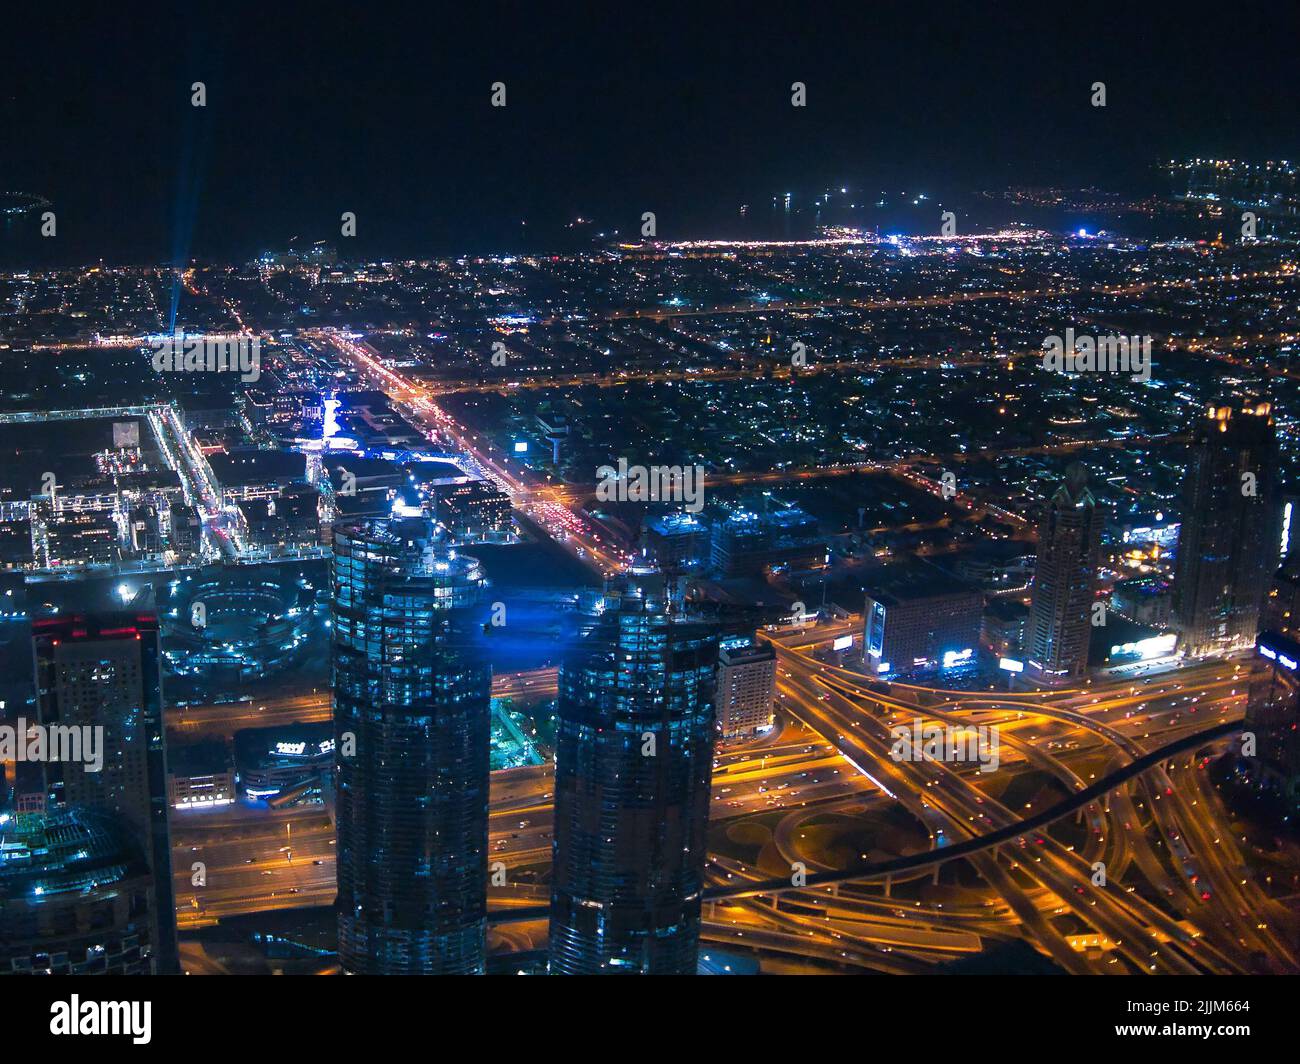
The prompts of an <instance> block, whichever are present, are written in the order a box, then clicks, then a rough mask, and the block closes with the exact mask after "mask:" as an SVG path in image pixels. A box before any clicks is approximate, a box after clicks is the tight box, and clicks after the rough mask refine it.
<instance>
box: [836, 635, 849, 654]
mask: <svg viewBox="0 0 1300 1064" xmlns="http://www.w3.org/2000/svg"><path fill="white" fill-rule="evenodd" d="M852 645H853V636H851V635H842V636H840V637H839V638H838V639H837V640H835V642H834V643H832V644H831V649H832V650H848V649H849V647H851V646H852Z"/></svg>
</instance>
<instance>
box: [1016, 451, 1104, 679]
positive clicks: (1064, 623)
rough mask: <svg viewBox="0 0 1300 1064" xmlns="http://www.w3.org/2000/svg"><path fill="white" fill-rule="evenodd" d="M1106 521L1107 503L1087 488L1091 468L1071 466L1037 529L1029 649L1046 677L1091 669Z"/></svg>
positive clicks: (1033, 663) (1074, 674) (1064, 676)
mask: <svg viewBox="0 0 1300 1064" xmlns="http://www.w3.org/2000/svg"><path fill="white" fill-rule="evenodd" d="M1105 520H1106V513H1105V508H1104V507H1103V506H1100V505H1099V504H1098V503H1097V500H1096V499H1095V498H1094V497H1093V494H1092V492H1091V491H1089V490H1088V483H1087V472H1086V471H1085V470H1084V468H1083V467H1082V466H1080V465H1072V466H1071V467H1070V468H1069V469H1068V470H1067V471H1066V475H1065V483H1063V484H1062V485H1061V486H1060V487H1059V488H1057V489H1056V491H1055V492H1054V493H1053V494H1052V497H1051V499H1050V500H1049V501H1048V504H1047V510H1046V512H1045V513H1044V515H1043V521H1042V524H1041V525H1040V526H1039V529H1038V560H1037V563H1036V564H1035V567H1034V591H1033V599H1032V601H1031V605H1030V609H1029V626H1028V629H1027V632H1026V640H1027V647H1026V650H1027V652H1028V656H1029V663H1030V666H1031V667H1032V668H1033V669H1034V670H1035V671H1036V672H1037V674H1038V675H1040V676H1041V677H1043V678H1045V679H1048V680H1069V679H1073V678H1075V677H1078V676H1082V675H1083V674H1084V673H1085V672H1086V671H1087V669H1088V644H1089V642H1090V641H1091V639H1092V627H1093V624H1092V619H1093V615H1092V604H1093V601H1094V599H1095V597H1096V592H1097V569H1098V566H1099V565H1100V564H1101V532H1102V526H1103V525H1104V524H1105Z"/></svg>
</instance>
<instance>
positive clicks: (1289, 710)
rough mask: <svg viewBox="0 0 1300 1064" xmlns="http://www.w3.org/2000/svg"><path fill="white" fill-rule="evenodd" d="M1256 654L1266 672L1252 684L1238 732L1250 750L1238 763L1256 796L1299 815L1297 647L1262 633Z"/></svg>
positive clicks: (1283, 638)
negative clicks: (1266, 794)
mask: <svg viewBox="0 0 1300 1064" xmlns="http://www.w3.org/2000/svg"><path fill="white" fill-rule="evenodd" d="M1256 650H1257V651H1258V653H1259V657H1260V659H1261V661H1262V664H1263V665H1264V666H1265V669H1264V672H1263V674H1262V675H1258V676H1257V677H1256V678H1255V679H1254V680H1252V681H1251V684H1250V695H1249V699H1248V700H1247V702H1246V721H1245V724H1244V725H1243V729H1242V730H1243V732H1245V733H1246V734H1249V735H1251V736H1253V737H1254V748H1253V753H1249V754H1247V755H1246V756H1244V757H1243V758H1242V760H1243V763H1244V765H1245V767H1246V772H1247V775H1248V777H1249V778H1250V780H1251V782H1252V783H1253V784H1254V786H1255V787H1256V788H1257V789H1258V790H1260V791H1266V792H1269V793H1271V794H1273V795H1275V796H1276V797H1277V798H1278V799H1279V800H1280V801H1281V802H1282V803H1283V804H1284V805H1285V806H1286V807H1288V808H1289V809H1300V643H1298V642H1296V641H1295V640H1294V639H1290V638H1288V637H1286V636H1284V635H1282V634H1280V633H1278V632H1261V633H1260V635H1259V642H1258V644H1257V645H1256Z"/></svg>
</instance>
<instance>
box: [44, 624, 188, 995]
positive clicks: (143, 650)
mask: <svg viewBox="0 0 1300 1064" xmlns="http://www.w3.org/2000/svg"><path fill="white" fill-rule="evenodd" d="M32 643H33V646H34V649H35V662H36V706H37V715H38V717H39V720H40V723H41V724H42V725H44V726H46V727H53V726H58V727H64V728H85V727H89V728H103V732H102V736H103V740H102V754H103V762H102V765H101V766H100V768H99V770H98V771H87V770H86V767H85V766H84V765H80V764H76V763H72V762H58V761H52V762H48V763H46V764H45V765H44V766H43V768H44V777H45V787H46V790H47V794H48V798H49V804H50V807H51V809H52V810H53V811H55V812H64V811H69V810H73V811H75V810H88V811H91V812H93V813H95V814H100V815H103V816H106V817H108V818H109V819H110V820H111V821H113V822H114V823H115V824H116V825H117V826H118V828H119V829H120V830H121V831H122V832H123V834H124V835H125V836H126V837H127V838H128V839H129V840H130V842H131V843H132V844H134V846H136V847H137V848H138V849H139V851H140V852H142V853H143V855H144V859H145V863H146V865H147V867H148V871H149V873H150V875H151V876H152V880H153V882H152V886H151V889H152V892H153V898H154V904H153V906H152V908H151V921H152V923H153V928H152V931H151V934H150V936H149V938H150V944H151V950H152V958H151V967H152V969H153V970H154V971H155V972H158V973H160V974H173V973H178V972H179V971H180V956H179V953H178V950H177V943H176V900H175V890H174V888H173V884H172V858H171V840H170V837H169V834H168V830H167V751H166V745H165V731H164V727H163V695H162V676H161V673H160V671H159V643H158V619H157V617H156V616H155V615H154V613H153V612H152V609H151V607H150V606H148V605H146V606H144V607H142V608H141V609H138V610H133V611H132V612H129V613H126V612H122V613H117V612H108V613H97V614H67V615H60V616H56V617H46V618H41V619H39V620H36V621H34V622H33V624H32Z"/></svg>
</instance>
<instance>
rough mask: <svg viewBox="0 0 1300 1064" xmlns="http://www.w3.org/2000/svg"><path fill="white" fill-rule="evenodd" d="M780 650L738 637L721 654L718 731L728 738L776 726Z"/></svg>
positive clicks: (730, 641)
mask: <svg viewBox="0 0 1300 1064" xmlns="http://www.w3.org/2000/svg"><path fill="white" fill-rule="evenodd" d="M775 695H776V651H775V650H773V649H772V645H771V644H770V643H760V642H757V641H756V640H754V639H752V638H745V637H738V638H736V639H730V640H726V641H725V642H724V643H723V644H722V646H721V648H720V649H719V651H718V695H717V715H718V732H719V734H721V736H722V738H724V739H734V738H736V737H737V736H741V735H754V734H757V733H758V732H760V731H763V730H764V729H766V728H770V727H771V726H772V716H773V705H774V703H775Z"/></svg>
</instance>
